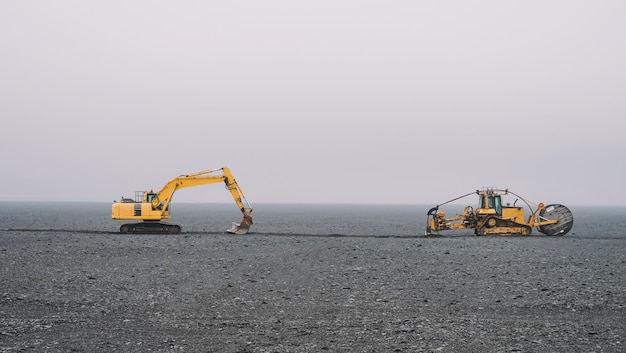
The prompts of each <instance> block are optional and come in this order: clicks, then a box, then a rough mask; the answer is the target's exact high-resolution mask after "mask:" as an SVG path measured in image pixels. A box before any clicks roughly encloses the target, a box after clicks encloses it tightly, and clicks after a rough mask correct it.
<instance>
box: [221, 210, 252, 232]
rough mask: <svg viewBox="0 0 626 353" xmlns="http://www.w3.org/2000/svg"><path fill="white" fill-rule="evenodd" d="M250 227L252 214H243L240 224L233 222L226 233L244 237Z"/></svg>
mask: <svg viewBox="0 0 626 353" xmlns="http://www.w3.org/2000/svg"><path fill="white" fill-rule="evenodd" d="M251 225H252V214H251V213H250V214H248V213H244V214H243V219H242V220H241V223H237V222H233V223H232V224H231V226H230V229H228V230H227V232H228V233H232V234H237V235H244V234H247V233H248V230H249V229H250V226H251Z"/></svg>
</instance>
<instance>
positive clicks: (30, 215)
mask: <svg viewBox="0 0 626 353" xmlns="http://www.w3.org/2000/svg"><path fill="white" fill-rule="evenodd" d="M253 206H254V207H253V221H254V224H253V225H252V227H251V228H250V233H252V234H257V235H267V236H281V235H294V236H297V235H302V236H346V237H423V236H424V231H425V228H426V221H427V216H426V214H427V212H428V210H429V209H430V208H431V207H432V205H395V204H391V205H385V204H379V205H376V204H372V205H364V204H355V205H349V204H257V205H253ZM463 207H464V206H462V205H449V207H448V208H443V207H442V208H441V209H442V210H444V211H446V214H447V216H448V217H450V216H453V215H457V214H460V213H462V211H463ZM568 208H569V209H570V210H571V212H572V213H573V215H574V226H573V227H572V230H571V231H570V232H569V233H568V234H566V235H565V236H566V237H574V238H586V239H589V238H598V239H626V206H615V207H592V206H575V207H572V206H568ZM525 212H526V216H528V215H529V214H530V212H531V211H530V210H525ZM170 213H171V214H172V218H171V219H169V220H167V222H168V223H175V224H179V225H181V227H182V232H183V233H196V234H198V233H202V234H204V233H206V234H221V233H226V230H227V229H229V228H230V227H231V223H232V222H240V221H241V219H242V217H241V212H240V211H239V210H238V209H237V207H236V206H234V205H233V204H229V203H180V204H177V203H172V204H171V206H170ZM123 223H129V221H119V220H113V219H111V203H101V202H10V201H0V231H24V232H37V231H60V232H74V233H85V234H94V235H97V234H99V233H117V232H119V227H120V226H121V225H122V224H123ZM442 234H443V236H453V237H454V236H474V235H473V231H472V230H466V229H463V230H453V231H447V232H442ZM531 236H545V235H543V234H541V233H540V232H539V231H538V230H536V229H534V230H533V234H532V235H531Z"/></svg>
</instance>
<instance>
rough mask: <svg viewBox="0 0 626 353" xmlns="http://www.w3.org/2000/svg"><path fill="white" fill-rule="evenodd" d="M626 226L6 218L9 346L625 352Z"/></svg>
mask: <svg viewBox="0 0 626 353" xmlns="http://www.w3.org/2000/svg"><path fill="white" fill-rule="evenodd" d="M625 250H626V240H625V239H624V238H614V237H613V238H612V237H608V238H599V239H598V238H594V239H592V238H589V239H586V238H584V237H581V236H580V235H579V236H577V237H569V236H564V237H546V236H543V235H537V236H530V237H525V238H522V237H511V238H501V237H475V236H470V235H468V236H451V237H445V236H444V237H432V238H431V237H428V238H425V237H422V236H415V237H404V236H403V237H395V236H393V235H392V236H358V235H357V236H336V235H323V236H316V235H297V234H263V233H252V234H248V235H245V236H235V235H230V234H222V233H213V234H211V233H203V232H193V233H190V234H185V233H183V234H180V235H131V236H129V235H121V234H116V233H114V232H81V231H75V232H64V231H54V230H2V231H0V266H1V267H0V282H1V284H2V285H1V289H0V352H326V351H328V352H624V351H626V347H625V344H626V342H625V340H626V337H625V332H626V309H625V305H626V275H625V271H624V268H625V266H626V251H625Z"/></svg>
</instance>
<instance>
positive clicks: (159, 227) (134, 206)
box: [111, 167, 252, 234]
mask: <svg viewBox="0 0 626 353" xmlns="http://www.w3.org/2000/svg"><path fill="white" fill-rule="evenodd" d="M218 171H222V173H221V174H215V173H216V172H218ZM219 182H223V183H224V184H225V186H226V189H227V190H228V191H230V193H231V195H232V197H233V199H234V200H235V204H237V207H238V208H239V210H240V211H241V213H242V214H243V220H242V221H241V223H235V222H233V226H232V227H231V228H230V229H228V230H227V232H229V233H233V234H246V233H248V230H249V229H250V226H251V225H252V208H251V207H250V206H249V204H248V202H247V200H246V197H245V195H244V193H243V191H242V190H241V188H240V187H239V185H238V184H237V181H236V180H235V178H234V177H233V175H232V174H231V173H230V169H228V168H226V167H222V168H220V169H216V170H204V171H201V172H198V173H193V174H187V175H181V176H178V177H176V178H174V179H172V180H170V181H169V182H167V184H165V186H163V188H161V190H159V191H158V192H154V191H152V190H150V191H137V192H135V199H130V198H124V197H122V199H121V200H120V202H117V201H114V202H113V206H112V208H111V218H113V219H118V220H137V221H142V222H139V223H128V224H123V225H122V226H121V227H120V232H121V233H157V234H176V233H180V232H181V227H180V226H179V225H177V224H169V223H165V222H162V220H164V219H170V218H171V215H170V212H169V205H170V203H171V202H172V197H173V196H174V193H175V192H176V191H177V190H179V189H182V188H187V187H193V186H200V185H205V184H213V183H219ZM244 202H245V205H244Z"/></svg>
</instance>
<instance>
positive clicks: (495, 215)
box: [424, 188, 574, 236]
mask: <svg viewBox="0 0 626 353" xmlns="http://www.w3.org/2000/svg"><path fill="white" fill-rule="evenodd" d="M472 194H477V195H478V207H477V208H476V210H474V209H473V208H472V206H467V207H465V209H464V211H463V214H462V215H458V216H455V217H451V218H446V213H445V212H443V211H439V206H443V205H445V204H447V203H450V202H452V201H456V200H458V199H461V198H464V197H466V196H469V195H472ZM509 194H511V195H513V196H516V197H517V198H518V200H519V199H521V200H522V201H524V202H525V203H526V205H527V206H528V208H529V209H530V210H531V215H530V216H529V217H528V220H524V207H519V206H516V205H515V204H516V203H517V201H518V200H515V202H513V205H511V204H510V203H507V204H503V202H502V197H503V196H505V195H509ZM530 203H532V202H530V201H528V200H526V199H525V198H523V197H521V196H519V195H517V194H515V193H513V192H511V191H509V190H508V189H506V190H500V189H496V188H483V190H480V191H479V190H476V191H475V192H471V193H469V194H466V195H462V196H459V197H456V198H454V199H452V200H450V201H446V202H444V203H443V204H441V205H437V206H435V207H433V208H431V209H430V210H429V211H428V213H427V225H426V232H425V233H424V235H433V234H439V231H442V230H448V229H465V228H469V229H473V230H474V234H476V235H523V236H525V235H530V234H531V233H532V228H533V227H537V229H538V230H539V231H540V232H541V233H543V234H546V235H565V234H567V232H569V231H570V229H572V226H573V224H574V216H573V215H572V212H571V211H570V210H569V209H568V208H567V207H565V206H563V205H560V204H551V205H547V206H546V205H544V204H543V203H538V204H536V203H533V204H534V205H535V206H536V207H535V209H534V210H533V208H532V207H531V206H530Z"/></svg>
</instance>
